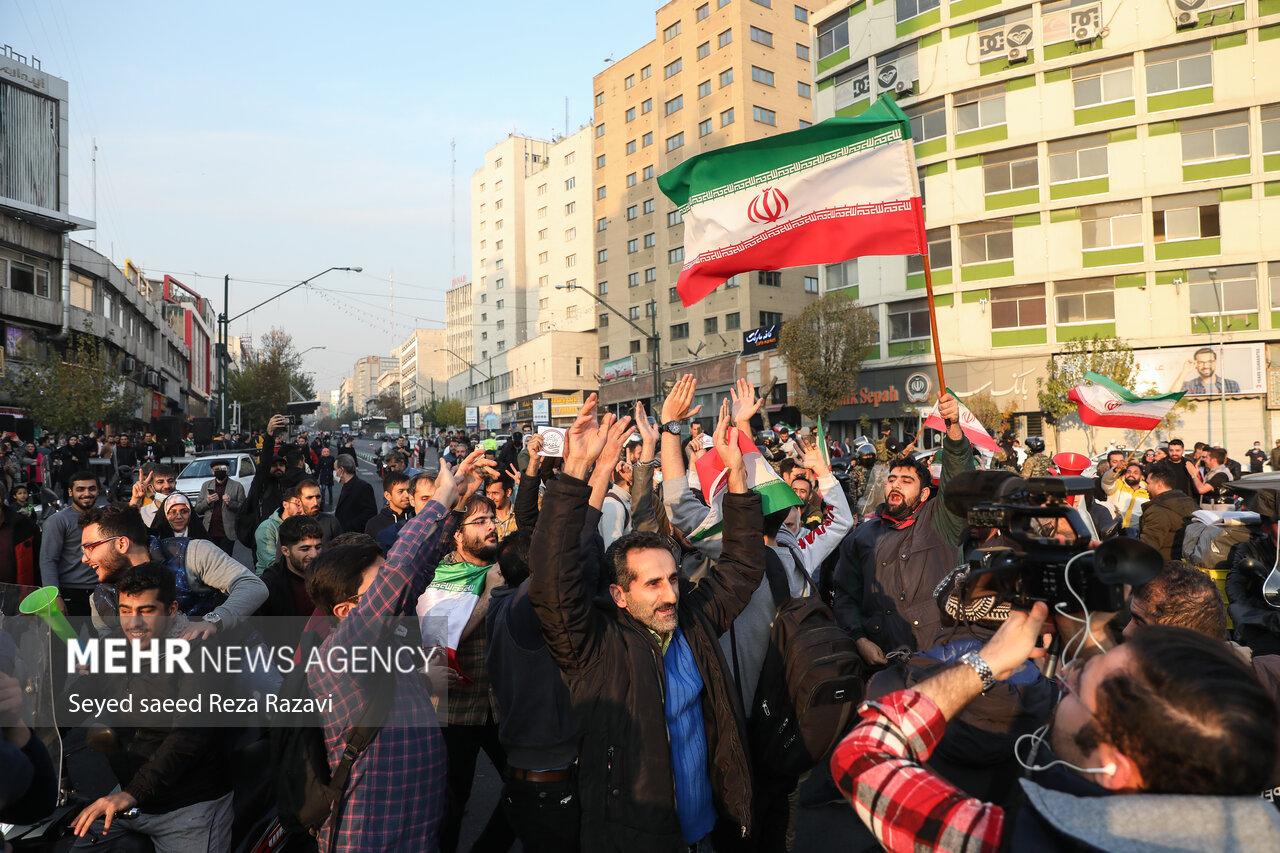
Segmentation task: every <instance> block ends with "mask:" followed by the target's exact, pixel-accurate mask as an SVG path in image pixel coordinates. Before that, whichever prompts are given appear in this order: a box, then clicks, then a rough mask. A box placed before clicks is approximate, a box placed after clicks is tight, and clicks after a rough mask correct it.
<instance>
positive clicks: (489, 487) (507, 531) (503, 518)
mask: <svg viewBox="0 0 1280 853" xmlns="http://www.w3.org/2000/svg"><path fill="white" fill-rule="evenodd" d="M499 470H502V469H501V468H499ZM484 493H485V496H486V497H488V498H489V500H491V501H493V510H494V517H495V519H496V521H497V525H498V528H497V529H498V541H499V542H501V541H502V540H503V539H506V538H507V537H508V536H510V535H511V534H512V533H515V532H516V513H515V507H513V506H512V505H511V479H510V478H509V477H507V476H506V475H505V474H502V475H499V476H498V478H497V479H496V480H494V481H493V482H491V483H487V484H485V487H484Z"/></svg>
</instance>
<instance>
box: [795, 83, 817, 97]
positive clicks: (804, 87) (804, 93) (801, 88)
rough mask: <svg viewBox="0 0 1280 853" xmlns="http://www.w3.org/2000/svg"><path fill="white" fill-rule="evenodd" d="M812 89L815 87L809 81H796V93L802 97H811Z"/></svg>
mask: <svg viewBox="0 0 1280 853" xmlns="http://www.w3.org/2000/svg"><path fill="white" fill-rule="evenodd" d="M812 91H813V88H812V87H811V86H810V85H809V84H808V83H806V82H804V81H803V80H797V81H796V94H797V95H799V96H800V97H802V98H808V97H810V93H811V92H812Z"/></svg>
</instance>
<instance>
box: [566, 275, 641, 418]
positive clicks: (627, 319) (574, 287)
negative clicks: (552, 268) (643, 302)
mask: <svg viewBox="0 0 1280 853" xmlns="http://www.w3.org/2000/svg"><path fill="white" fill-rule="evenodd" d="M556 290H581V291H582V292H583V293H585V294H587V296H590V297H591V298H592V299H594V300H595V301H596V302H599V303H600V304H601V305H603V306H604V307H605V308H608V309H609V310H610V311H612V312H613V313H614V314H616V315H618V317H620V318H621V319H622V321H623V322H624V323H626V324H627V325H628V326H630V327H631V328H633V329H635V330H636V331H637V332H639V333H640V334H642V335H644V336H645V337H646V338H648V339H649V343H650V348H651V349H652V350H653V355H652V363H651V364H650V367H652V368H653V405H654V406H655V407H656V406H657V405H658V401H660V400H661V399H662V380H661V374H662V351H661V350H660V349H659V345H660V339H659V337H658V302H657V300H656V299H650V300H649V305H650V306H652V310H651V311H650V312H649V321H650V323H651V325H652V328H651V329H650V330H649V331H647V332H646V331H645V330H644V329H642V328H640V327H639V326H637V325H636V324H635V323H633V322H631V318H630V317H628V316H626V315H625V314H623V313H622V312H621V311H619V310H618V309H617V308H614V307H613V306H612V305H610V304H609V303H608V302H605V301H604V300H603V299H601V298H600V297H599V296H596V295H595V294H594V293H592V292H591V291H590V290H587V289H586V288H585V287H581V286H579V285H577V284H557V285H556Z"/></svg>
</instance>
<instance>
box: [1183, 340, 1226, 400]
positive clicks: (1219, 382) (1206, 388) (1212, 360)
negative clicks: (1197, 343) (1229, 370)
mask: <svg viewBox="0 0 1280 853" xmlns="http://www.w3.org/2000/svg"><path fill="white" fill-rule="evenodd" d="M1194 359H1195V361H1194V364H1195V368H1196V373H1197V374H1198V375H1197V376H1196V377H1194V378H1193V379H1188V380H1187V381H1186V382H1183V383H1182V390H1183V392H1184V393H1186V394H1192V395H1195V394H1223V393H1225V394H1239V393H1240V383H1239V382H1237V381H1235V380H1234V379H1227V378H1226V377H1225V376H1219V375H1218V354H1217V353H1216V352H1214V351H1213V349H1212V348H1210V347H1201V348H1200V349H1198V350H1196V353H1195V356H1194ZM1223 385H1226V388H1225V389H1224V388H1223Z"/></svg>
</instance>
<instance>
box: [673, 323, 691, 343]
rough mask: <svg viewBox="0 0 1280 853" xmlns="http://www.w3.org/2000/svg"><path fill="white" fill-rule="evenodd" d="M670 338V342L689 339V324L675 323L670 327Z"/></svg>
mask: <svg viewBox="0 0 1280 853" xmlns="http://www.w3.org/2000/svg"><path fill="white" fill-rule="evenodd" d="M670 337H671V340H673V341H682V340H684V339H685V338H687V337H689V324H688V323H676V324H675V325H674V326H672V327H671V336H670Z"/></svg>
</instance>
